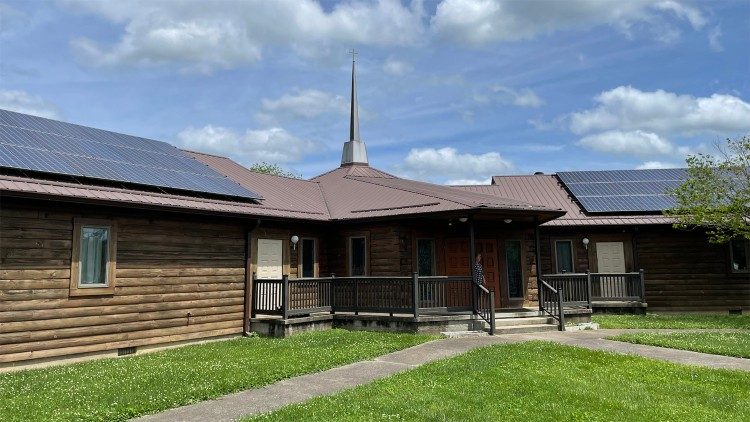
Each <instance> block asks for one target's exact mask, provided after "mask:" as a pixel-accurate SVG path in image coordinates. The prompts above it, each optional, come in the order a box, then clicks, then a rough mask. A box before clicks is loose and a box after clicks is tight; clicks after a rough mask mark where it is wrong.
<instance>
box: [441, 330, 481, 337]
mask: <svg viewBox="0 0 750 422" xmlns="http://www.w3.org/2000/svg"><path fill="white" fill-rule="evenodd" d="M440 334H442V335H443V337H447V338H465V337H485V336H488V335H490V334H489V333H488V332H486V331H446V332H443V333H440Z"/></svg>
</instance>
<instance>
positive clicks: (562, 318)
mask: <svg viewBox="0 0 750 422" xmlns="http://www.w3.org/2000/svg"><path fill="white" fill-rule="evenodd" d="M562 299H563V288H562V287H560V288H559V289H557V306H558V309H559V310H560V331H565V310H564V309H563V300H562Z"/></svg>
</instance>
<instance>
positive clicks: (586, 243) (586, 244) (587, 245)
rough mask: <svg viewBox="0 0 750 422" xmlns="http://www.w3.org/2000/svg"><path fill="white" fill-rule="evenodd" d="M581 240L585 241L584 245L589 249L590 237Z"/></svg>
mask: <svg viewBox="0 0 750 422" xmlns="http://www.w3.org/2000/svg"><path fill="white" fill-rule="evenodd" d="M581 242H583V247H584V248H586V250H588V249H589V238H588V237H584V238H583V240H581Z"/></svg>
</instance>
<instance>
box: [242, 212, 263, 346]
mask: <svg viewBox="0 0 750 422" xmlns="http://www.w3.org/2000/svg"><path fill="white" fill-rule="evenodd" d="M258 226H260V219H257V220H255V226H254V227H252V228H250V227H246V228H245V292H244V293H245V299H244V301H243V305H244V309H243V320H242V321H243V322H242V335H243V336H245V337H247V336H249V335H250V317H251V316H252V304H253V273H252V272H251V271H252V268H253V265H252V262H253V257H252V250H253V249H252V245H253V232H254V231H255V230H256V229H257V228H258Z"/></svg>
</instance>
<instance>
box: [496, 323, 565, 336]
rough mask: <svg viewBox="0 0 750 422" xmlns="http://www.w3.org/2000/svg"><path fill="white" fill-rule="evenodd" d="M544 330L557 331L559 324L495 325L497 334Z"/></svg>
mask: <svg viewBox="0 0 750 422" xmlns="http://www.w3.org/2000/svg"><path fill="white" fill-rule="evenodd" d="M542 331H557V325H554V324H529V325H511V326H507V327H498V326H495V335H496V336H500V335H503V334H523V333H538V332H542Z"/></svg>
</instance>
